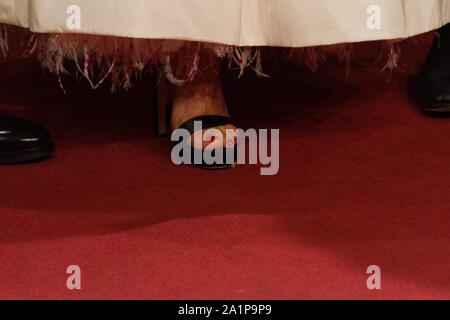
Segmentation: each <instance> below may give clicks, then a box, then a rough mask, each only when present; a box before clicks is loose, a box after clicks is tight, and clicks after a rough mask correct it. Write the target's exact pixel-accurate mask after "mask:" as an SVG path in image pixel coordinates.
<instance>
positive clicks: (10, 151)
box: [0, 113, 55, 164]
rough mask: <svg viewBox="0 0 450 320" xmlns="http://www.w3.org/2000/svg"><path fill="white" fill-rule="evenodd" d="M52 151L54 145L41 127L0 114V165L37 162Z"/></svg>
mask: <svg viewBox="0 0 450 320" xmlns="http://www.w3.org/2000/svg"><path fill="white" fill-rule="evenodd" d="M54 151H55V145H54V143H53V141H52V139H51V137H50V135H49V133H48V132H47V130H46V129H45V128H44V127H43V126H41V125H40V124H37V123H35V122H33V121H31V120H26V119H21V118H17V117H13V116H9V115H6V114H3V113H0V164H15V163H24V162H32V161H37V160H41V159H45V158H48V157H50V156H51V155H52V154H53V152H54Z"/></svg>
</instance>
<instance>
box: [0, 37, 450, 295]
mask: <svg viewBox="0 0 450 320" xmlns="http://www.w3.org/2000/svg"><path fill="white" fill-rule="evenodd" d="M430 40H431V38H430V35H425V36H421V37H419V39H418V41H417V43H414V42H407V43H405V44H404V45H403V48H402V49H403V58H402V62H403V67H401V68H400V69H399V70H398V71H397V72H395V73H393V74H392V75H391V77H390V81H388V78H389V76H388V75H387V74H385V73H381V72H380V69H381V67H380V65H372V64H371V62H370V61H369V59H367V58H366V56H367V55H366V54H365V53H371V54H372V53H373V52H374V50H372V49H373V47H374V46H376V45H375V44H367V45H362V46H360V48H359V49H358V50H357V51H359V55H358V53H355V56H354V57H353V60H352V66H351V70H350V74H349V76H348V77H346V68H345V67H344V66H342V65H339V64H338V63H337V62H336V61H334V60H333V59H331V60H329V61H328V62H326V63H324V64H323V65H322V66H321V67H320V69H319V71H318V72H316V73H314V74H311V73H310V72H308V71H306V70H304V69H303V68H302V67H300V66H298V65H297V64H295V63H293V62H291V61H289V62H288V61H285V60H283V58H282V57H281V56H278V58H276V59H275V60H276V61H277V63H275V62H273V63H272V64H271V67H269V70H267V71H268V72H270V74H271V75H272V77H271V78H270V79H257V78H256V77H254V76H252V75H248V76H246V77H245V78H244V79H241V80H237V79H236V74H234V72H229V73H227V74H225V76H224V88H225V91H226V96H227V100H228V104H229V106H230V110H231V113H232V114H233V116H234V118H235V120H236V122H237V123H238V124H239V126H240V127H242V128H279V129H280V132H281V133H280V134H281V146H280V150H281V154H280V157H281V158H280V172H279V174H278V175H276V176H272V177H270V176H265V177H264V176H260V175H259V169H260V168H259V166H254V165H253V166H252V165H250V166H238V167H237V168H236V169H233V170H226V171H215V172H211V171H202V170H199V169H195V168H189V167H176V166H174V165H172V163H171V162H170V157H169V151H170V144H169V142H168V138H156V137H153V136H152V128H151V123H152V119H151V111H150V100H151V92H150V81H149V79H147V78H145V79H144V80H142V81H140V82H138V83H137V85H136V87H135V88H134V89H133V90H131V91H130V92H128V93H124V94H120V95H111V94H110V93H109V91H108V88H104V89H100V90H99V91H95V92H93V91H91V90H90V89H89V88H88V87H87V85H86V84H85V83H80V84H77V83H76V82H75V81H74V80H72V79H70V78H64V79H63V81H64V84H65V87H66V90H67V92H68V94H67V95H64V94H63V93H62V91H61V90H60V88H59V87H58V84H57V80H56V79H55V78H54V77H53V76H51V75H46V74H43V73H42V71H41V70H40V69H39V66H37V65H35V64H34V63H33V62H29V61H16V62H12V61H10V62H9V63H7V64H3V65H2V66H1V67H0V69H1V70H0V111H1V112H7V113H10V114H15V115H19V116H25V117H29V118H32V119H35V120H37V121H40V122H42V123H43V124H45V125H46V126H47V127H48V128H49V130H50V131H51V133H52V134H53V136H54V138H55V140H56V142H57V148H58V151H57V154H56V155H55V157H54V158H53V159H51V160H49V161H46V162H41V163H34V164H29V165H24V166H2V167H0V179H1V183H0V283H1V284H0V298H2V299H14V298H21V299H48V298H57V299H118V298H124V299H136V298H137V299H323V298H327V299H331V298H336V299H346V298H356V299H382V298H388V299H400V298H404V299H417V298H418V299H426V298H438V299H441V298H442V299H443V298H448V297H449V295H448V294H449V292H450V274H449V272H448V270H449V268H450V183H449V182H450V119H445V118H440V119H436V118H430V117H427V116H425V115H423V114H422V113H421V112H420V111H418V109H417V103H416V102H415V100H414V88H415V81H416V77H417V73H418V71H419V70H420V67H421V63H423V61H424V59H425V57H426V53H427V50H428V47H429V44H430ZM275 55H276V53H275ZM372 264H376V265H379V266H380V267H381V271H382V289H381V290H375V291H370V290H368V289H367V287H366V279H367V277H368V275H367V274H366V269H367V267H368V266H369V265H372ZM69 265H79V266H80V267H81V273H82V274H81V275H82V278H81V285H82V289H81V290H73V291H70V290H68V289H67V288H66V279H67V277H68V275H67V274H66V268H67V267H68V266H69Z"/></svg>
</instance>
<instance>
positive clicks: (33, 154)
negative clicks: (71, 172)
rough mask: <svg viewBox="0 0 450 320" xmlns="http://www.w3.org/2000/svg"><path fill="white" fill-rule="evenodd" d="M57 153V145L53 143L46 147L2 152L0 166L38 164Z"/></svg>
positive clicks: (0, 153)
mask: <svg viewBox="0 0 450 320" xmlns="http://www.w3.org/2000/svg"><path fill="white" fill-rule="evenodd" d="M54 152H55V144H54V143H53V142H52V141H51V142H49V143H47V144H45V145H42V146H38V147H34V148H30V149H24V150H18V151H10V152H0V164H21V163H30V162H36V161H39V160H44V159H47V158H50V157H51V156H52V155H53V153H54Z"/></svg>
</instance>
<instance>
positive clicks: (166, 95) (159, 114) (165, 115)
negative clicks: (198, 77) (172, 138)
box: [153, 76, 174, 136]
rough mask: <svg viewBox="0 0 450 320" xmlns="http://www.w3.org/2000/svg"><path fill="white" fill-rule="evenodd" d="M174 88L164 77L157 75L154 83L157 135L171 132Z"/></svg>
mask: <svg viewBox="0 0 450 320" xmlns="http://www.w3.org/2000/svg"><path fill="white" fill-rule="evenodd" d="M173 94H174V89H173V86H172V84H171V83H169V82H168V81H167V80H166V79H165V78H164V77H162V76H161V77H159V78H158V77H156V78H155V80H154V83H153V106H154V111H155V112H154V116H153V119H154V123H155V135H156V136H163V135H166V134H167V133H168V132H169V129H170V124H169V119H170V113H171V110H172V103H173Z"/></svg>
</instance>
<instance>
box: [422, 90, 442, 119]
mask: <svg viewBox="0 0 450 320" xmlns="http://www.w3.org/2000/svg"><path fill="white" fill-rule="evenodd" d="M418 100H419V102H420V104H421V106H420V109H421V110H422V111H424V112H426V113H427V114H430V115H439V116H442V115H446V114H450V103H449V102H442V103H439V102H430V101H429V100H427V99H424V98H423V97H422V95H420V94H419V95H418Z"/></svg>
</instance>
